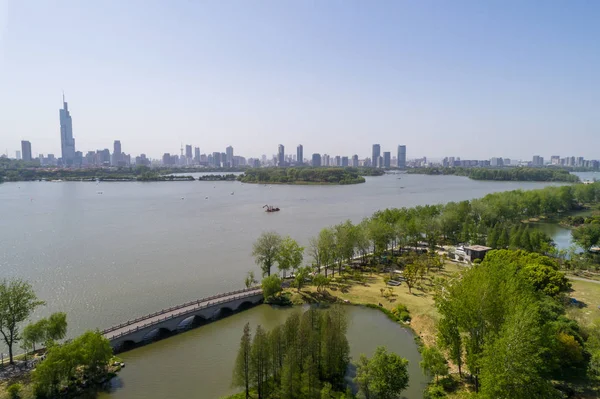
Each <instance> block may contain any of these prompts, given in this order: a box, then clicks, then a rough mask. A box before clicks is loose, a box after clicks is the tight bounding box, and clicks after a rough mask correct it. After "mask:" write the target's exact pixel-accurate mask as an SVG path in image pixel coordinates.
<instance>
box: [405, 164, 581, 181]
mask: <svg viewBox="0 0 600 399" xmlns="http://www.w3.org/2000/svg"><path fill="white" fill-rule="evenodd" d="M408 172H409V173H414V174H426V175H456V176H467V177H469V178H471V179H473V180H498V181H559V182H571V183H576V182H578V181H579V177H577V176H576V175H572V174H571V173H570V172H569V170H567V169H561V168H523V167H506V168H481V167H479V168H463V167H427V168H415V169H409V170H408Z"/></svg>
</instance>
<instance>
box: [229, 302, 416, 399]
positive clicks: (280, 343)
mask: <svg viewBox="0 0 600 399" xmlns="http://www.w3.org/2000/svg"><path fill="white" fill-rule="evenodd" d="M347 328H348V322H347V318H346V314H345V312H344V310H343V308H342V307H340V306H333V307H331V308H330V309H328V310H317V309H316V308H310V309H309V310H307V311H306V312H304V313H302V314H301V313H299V312H295V313H292V314H291V315H290V316H289V317H288V318H287V320H286V322H285V323H284V324H283V325H279V326H277V327H275V328H274V329H272V330H271V331H269V332H267V331H265V330H264V329H263V328H262V327H261V326H260V325H259V326H257V327H256V332H255V333H254V337H252V336H251V333H250V325H249V324H246V326H245V327H244V332H243V334H242V338H241V340H240V347H239V351H238V355H237V359H236V363H235V367H234V371H233V385H234V386H237V387H240V388H242V389H243V392H242V393H240V394H238V395H234V396H233V397H232V399H233V398H236V399H242V398H245V399H249V398H258V399H279V398H286V399H314V398H322V399H353V398H354V395H353V394H352V391H351V389H350V387H348V386H347V384H346V381H345V379H344V377H345V376H346V371H347V369H348V366H349V365H350V347H349V345H348V339H347V338H346V331H347ZM355 366H356V378H355V379H354V382H355V383H356V386H357V387H358V389H359V395H361V396H360V397H366V398H371V399H387V398H390V399H392V398H397V397H400V394H401V393H402V391H403V390H405V389H406V388H407V387H408V382H409V376H408V361H407V360H406V359H403V358H402V357H400V356H398V355H396V354H394V353H388V352H387V351H386V350H385V348H384V347H379V348H377V350H376V352H375V354H374V355H373V357H372V358H371V359H368V358H367V357H365V356H364V355H362V356H361V357H360V359H359V361H358V362H357V364H356V365H355Z"/></svg>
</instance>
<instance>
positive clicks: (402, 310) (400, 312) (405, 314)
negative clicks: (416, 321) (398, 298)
mask: <svg viewBox="0 0 600 399" xmlns="http://www.w3.org/2000/svg"><path fill="white" fill-rule="evenodd" d="M392 313H393V314H394V316H396V317H397V318H398V319H399V320H400V321H403V322H407V321H410V319H411V318H410V312H409V311H408V308H407V307H406V306H405V305H403V304H398V306H396V307H395V308H394V309H393V310H392Z"/></svg>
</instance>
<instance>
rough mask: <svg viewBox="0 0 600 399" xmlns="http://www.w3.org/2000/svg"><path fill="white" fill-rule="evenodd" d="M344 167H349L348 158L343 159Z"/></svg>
mask: <svg viewBox="0 0 600 399" xmlns="http://www.w3.org/2000/svg"><path fill="white" fill-rule="evenodd" d="M342 166H343V167H348V157H342Z"/></svg>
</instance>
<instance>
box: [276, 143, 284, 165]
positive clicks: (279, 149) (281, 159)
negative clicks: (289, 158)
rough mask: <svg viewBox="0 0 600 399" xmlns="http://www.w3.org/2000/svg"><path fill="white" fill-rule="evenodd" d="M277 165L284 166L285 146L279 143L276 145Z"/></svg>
mask: <svg viewBox="0 0 600 399" xmlns="http://www.w3.org/2000/svg"><path fill="white" fill-rule="evenodd" d="M277 166H280V167H281V166H285V147H284V146H283V144H279V146H278V147H277Z"/></svg>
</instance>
